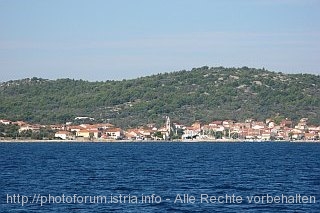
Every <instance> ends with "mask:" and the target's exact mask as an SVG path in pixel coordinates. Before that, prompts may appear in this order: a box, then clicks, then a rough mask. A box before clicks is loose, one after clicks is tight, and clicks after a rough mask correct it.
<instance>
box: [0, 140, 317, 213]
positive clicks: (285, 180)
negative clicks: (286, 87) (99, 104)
mask: <svg viewBox="0 0 320 213" xmlns="http://www.w3.org/2000/svg"><path fill="white" fill-rule="evenodd" d="M0 157H1V161H0V168H1V174H0V192H1V200H0V212H111V211H113V212H319V211H320V202H319V201H320V144H316V143H306V144H304V143H0ZM18 194H19V195H20V196H22V195H24V196H29V197H28V203H26V204H24V206H22V205H21V202H20V204H19V203H17V202H16V203H9V204H8V203H7V200H8V199H9V201H10V202H13V195H18ZM49 194H50V195H51V196H58V198H56V199H57V200H56V201H57V202H59V198H61V199H62V195H64V196H69V200H65V203H63V201H62V200H60V203H48V201H47V203H44V204H43V206H41V205H40V200H41V197H40V200H39V197H38V196H48V195H49ZM75 194H76V195H75ZM120 194H121V195H130V196H131V199H133V200H131V201H133V202H134V198H133V197H134V196H136V197H137V201H138V203H128V200H126V203H120V201H121V202H123V200H120V199H119V195H120ZM177 194H180V195H181V197H182V198H183V195H184V194H187V195H189V197H190V196H194V198H195V200H194V203H181V202H180V200H179V202H176V203H174V201H175V198H176V196H177ZM201 194H207V195H208V196H216V197H218V196H225V195H226V194H227V195H230V196H232V195H234V196H238V197H239V196H240V197H241V198H242V199H243V200H242V202H241V203H230V202H229V203H224V204H219V203H217V202H216V203H206V202H203V203H201V202H200V201H201ZM267 194H268V195H270V196H281V195H282V194H283V195H285V196H292V195H294V196H295V195H296V194H300V195H301V196H313V197H315V198H316V203H307V204H301V203H300V204H282V203H279V204H276V203H271V204H270V203H269V204H267V203H264V204H262V203H249V202H248V199H247V196H249V197H250V196H257V198H260V197H261V196H264V195H267ZM98 195H100V196H106V198H107V199H106V201H107V202H106V203H90V202H89V201H88V203H84V202H82V203H74V200H70V199H71V196H72V198H73V197H74V196H75V197H76V199H78V201H81V199H80V198H84V196H92V197H93V196H98ZM142 195H147V196H150V197H151V195H154V196H158V197H157V199H158V200H155V201H159V198H160V197H161V202H159V203H156V202H154V203H139V202H141V196H142ZM8 196H11V197H8ZM111 196H113V197H114V198H113V200H112V199H111V198H110V197H111ZM77 197H78V198H77ZM79 197H80V198H79ZM45 198H46V197H43V198H42V199H43V201H45V200H44V199H45ZM10 199H11V200H10ZM37 199H38V203H37V202H36V201H37ZM116 199H118V203H117V202H116ZM169 199H170V200H169ZM16 201H17V200H16ZM32 201H34V202H33V203H32ZM67 201H68V202H71V203H66V202H67ZM177 201H178V200H177ZM229 201H231V200H229ZM256 201H258V200H256ZM76 202H77V201H76Z"/></svg>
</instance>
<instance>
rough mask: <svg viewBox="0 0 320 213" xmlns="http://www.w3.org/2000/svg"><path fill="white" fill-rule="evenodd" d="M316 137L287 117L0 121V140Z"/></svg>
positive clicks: (318, 133)
mask: <svg viewBox="0 0 320 213" xmlns="http://www.w3.org/2000/svg"><path fill="white" fill-rule="evenodd" d="M88 119H89V120H90V119H91V118H89V117H77V118H75V120H78V121H79V120H80V121H81V120H83V121H85V120H88ZM6 126H11V127H12V126H13V127H15V130H16V131H15V132H14V133H12V132H11V133H8V131H7V130H6V128H5V127H6ZM11 129H12V128H11ZM319 138H320V126H314V125H309V124H308V119H307V118H301V119H300V120H299V122H297V123H294V122H293V121H291V120H290V119H289V118H286V119H282V120H280V121H278V122H276V121H274V120H273V119H267V120H265V121H256V120H254V119H247V120H245V121H244V122H236V121H233V120H215V121H212V122H210V123H207V124H204V123H201V122H194V123H193V124H192V125H191V126H185V125H183V124H178V123H174V122H171V121H170V118H169V117H166V119H165V120H164V125H163V126H160V127H157V126H156V125H155V124H146V125H144V126H141V127H138V128H129V129H121V128H120V127H117V126H115V125H113V124H111V123H90V122H89V123H85V122H82V123H81V124H79V122H78V124H74V123H73V122H68V123H66V124H56V125H40V124H29V123H27V122H24V121H10V120H6V119H0V141H33V140H44V141H50V140H52V141H53V140H54V141H84V142H85V141H93V142H112V141H132V142H135V141H195V142H196V141H319Z"/></svg>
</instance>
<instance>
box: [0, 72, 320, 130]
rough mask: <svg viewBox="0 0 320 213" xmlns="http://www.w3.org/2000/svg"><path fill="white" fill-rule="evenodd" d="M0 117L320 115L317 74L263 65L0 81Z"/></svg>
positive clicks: (126, 122) (139, 121) (130, 122)
mask: <svg viewBox="0 0 320 213" xmlns="http://www.w3.org/2000/svg"><path fill="white" fill-rule="evenodd" d="M0 100H1V102H0V118H6V119H10V120H25V121H28V122H31V123H32V122H37V123H64V122H67V121H73V119H74V118H75V117H77V116H88V117H93V118H95V121H97V122H101V121H102V122H107V121H109V122H111V123H114V124H116V125H118V126H121V127H130V126H139V125H144V124H147V123H163V122H164V116H166V115H169V116H170V117H171V119H172V120H173V121H175V122H179V123H184V124H190V123H191V122H193V121H195V120H198V121H202V122H210V121H212V120H214V119H218V120H219V119H234V120H238V121H241V120H244V119H246V118H255V119H259V120H263V119H266V118H269V117H278V118H279V117H289V118H291V119H293V120H297V119H300V118H302V117H307V118H309V121H310V122H311V123H319V121H320V76H319V75H311V74H283V73H276V72H270V71H266V70H264V69H254V68H248V67H242V68H224V67H213V68H209V67H206V66H205V67H201V68H194V69H192V70H191V71H185V70H183V71H178V72H172V73H163V74H157V75H152V76H147V77H142V78H137V79H133V80H122V81H106V82H88V81H83V80H72V79H58V80H46V79H39V78H32V79H23V80H18V81H8V82H4V83H1V85H0Z"/></svg>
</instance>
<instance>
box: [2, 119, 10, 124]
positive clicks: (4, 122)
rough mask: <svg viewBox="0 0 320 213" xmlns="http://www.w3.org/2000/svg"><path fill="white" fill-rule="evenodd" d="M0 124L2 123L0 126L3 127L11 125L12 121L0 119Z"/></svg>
mask: <svg viewBox="0 0 320 213" xmlns="http://www.w3.org/2000/svg"><path fill="white" fill-rule="evenodd" d="M0 123H2V124H4V125H9V124H11V123H12V121H9V120H4V119H1V120H0Z"/></svg>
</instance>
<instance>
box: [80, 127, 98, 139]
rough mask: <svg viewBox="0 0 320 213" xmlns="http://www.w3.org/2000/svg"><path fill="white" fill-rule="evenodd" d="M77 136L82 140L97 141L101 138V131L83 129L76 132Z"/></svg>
mask: <svg viewBox="0 0 320 213" xmlns="http://www.w3.org/2000/svg"><path fill="white" fill-rule="evenodd" d="M76 136H77V137H81V138H92V139H97V138H98V137H99V131H98V130H88V129H81V130H80V131H78V132H76Z"/></svg>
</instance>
